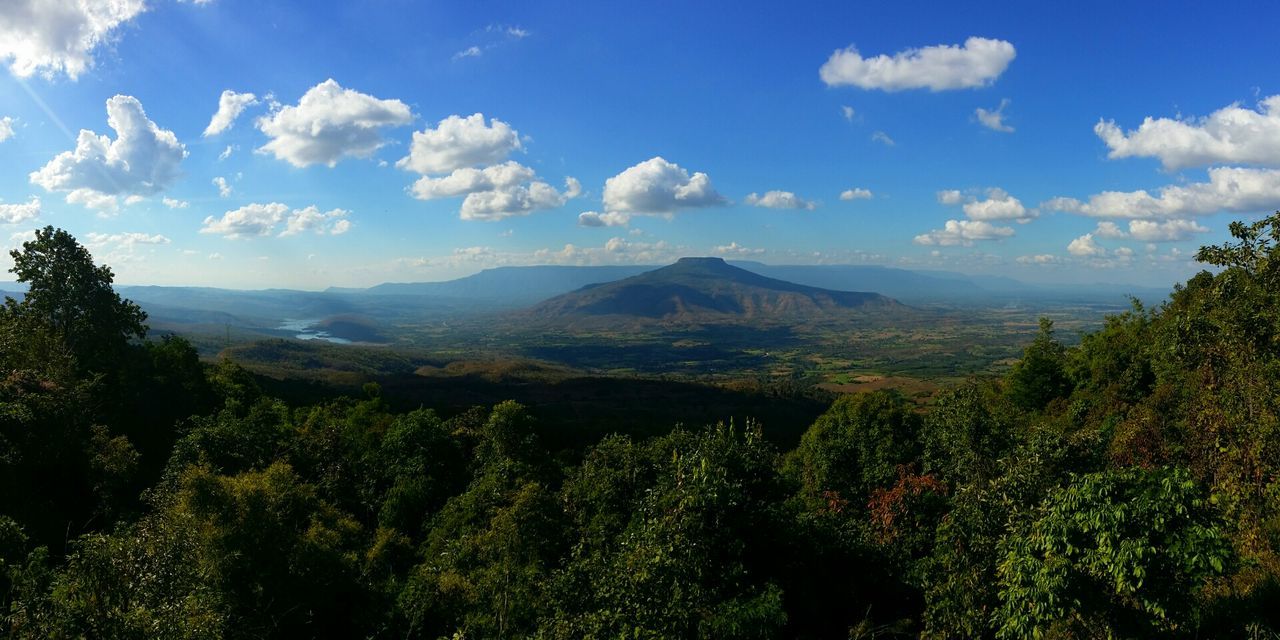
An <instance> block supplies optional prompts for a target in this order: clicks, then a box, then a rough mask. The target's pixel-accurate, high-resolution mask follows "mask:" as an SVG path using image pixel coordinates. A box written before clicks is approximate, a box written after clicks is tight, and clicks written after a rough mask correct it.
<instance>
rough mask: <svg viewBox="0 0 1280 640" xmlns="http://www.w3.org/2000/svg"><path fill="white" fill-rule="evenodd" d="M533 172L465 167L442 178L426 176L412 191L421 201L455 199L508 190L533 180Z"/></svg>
mask: <svg viewBox="0 0 1280 640" xmlns="http://www.w3.org/2000/svg"><path fill="white" fill-rule="evenodd" d="M533 178H534V171H533V169H530V168H529V167H526V166H524V165H522V164H520V163H518V162H515V161H510V160H508V161H507V162H504V163H502V164H495V165H492V166H489V167H485V168H483V169H476V168H473V167H463V168H461V169H454V170H453V173H450V174H449V175H447V176H444V177H442V178H432V177H429V176H424V177H422V178H419V179H418V180H417V182H414V183H413V186H412V187H410V193H412V194H413V197H415V198H417V199H419V200H432V199H435V198H454V197H458V196H465V195H467V194H470V193H475V192H477V191H494V190H499V189H509V188H511V187H514V186H516V185H518V184H520V183H522V182H528V181H531V180H533Z"/></svg>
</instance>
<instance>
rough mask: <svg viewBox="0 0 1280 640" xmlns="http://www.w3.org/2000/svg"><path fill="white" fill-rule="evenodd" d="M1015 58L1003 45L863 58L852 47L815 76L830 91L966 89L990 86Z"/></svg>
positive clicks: (971, 42)
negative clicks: (830, 89) (852, 89)
mask: <svg viewBox="0 0 1280 640" xmlns="http://www.w3.org/2000/svg"><path fill="white" fill-rule="evenodd" d="M1015 55H1017V52H1016V51H1015V50H1014V48H1013V45H1012V44H1010V43H1008V42H1006V41H1004V40H993V39H989V38H977V37H973V38H969V39H968V40H965V43H964V44H963V45H945V44H944V45H936V46H931V47H922V48H919V49H907V50H905V51H900V52H898V53H895V54H893V55H892V56H888V55H884V54H881V55H878V56H875V57H872V58H864V57H862V55H861V54H860V53H858V50H857V49H856V48H854V47H852V46H850V47H849V48H847V49H839V50H837V51H835V52H834V53H832V54H831V57H830V58H829V59H828V60H827V61H826V63H825V64H823V65H822V67H821V68H820V69H819V70H818V75H819V76H820V77H821V78H822V81H823V82H825V83H826V84H827V86H829V87H838V86H855V87H859V88H862V89H880V90H883V91H902V90H904V89H929V90H930V91H946V90H949V89H970V88H974V87H983V86H986V85H989V84H991V83H992V82H994V81H995V79H996V78H998V77H1000V74H1002V73H1004V70H1005V69H1006V68H1008V66H1009V63H1010V62H1012V61H1013V58H1014V56H1015Z"/></svg>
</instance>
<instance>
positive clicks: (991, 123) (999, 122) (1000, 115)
mask: <svg viewBox="0 0 1280 640" xmlns="http://www.w3.org/2000/svg"><path fill="white" fill-rule="evenodd" d="M1007 106H1009V99H1008V98H1005V99H1003V100H1001V101H1000V106H998V107H996V108H995V110H993V111H987V110H986V109H983V108H982V107H978V108H977V109H975V110H974V112H973V115H974V116H975V117H976V118H977V119H978V122H980V123H982V126H984V127H986V128H988V129H991V130H992V131H999V132H1001V133H1013V127H1011V126H1009V125H1007V124H1005V123H1004V108H1005V107H1007Z"/></svg>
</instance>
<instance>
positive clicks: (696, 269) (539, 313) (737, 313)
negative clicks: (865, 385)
mask: <svg viewBox="0 0 1280 640" xmlns="http://www.w3.org/2000/svg"><path fill="white" fill-rule="evenodd" d="M893 308H904V307H903V305H901V304H900V303H898V302H897V301H896V300H894V299H892V298H888V297H885V296H882V295H880V294H878V293H867V292H856V291H834V290H831V289H820V288H818V287H810V286H805V285H800V284H795V283H793V282H786V281H784V280H776V279H774V278H769V277H765V276H762V275H760V274H757V273H752V272H750V271H747V270H746V269H741V268H739V267H735V266H733V265H730V264H728V263H726V262H725V261H724V260H722V259H720V258H681V259H680V260H679V261H678V262H676V263H675V264H673V265H670V266H666V267H662V268H660V269H655V270H653V271H648V272H645V273H642V274H640V275H636V276H632V277H630V278H625V279H622V280H617V281H615V282H607V283H604V284H596V285H589V286H586V287H583V288H581V289H578V290H577V291H573V292H570V293H566V294H564V295H560V296H556V297H554V298H551V299H550V300H546V301H544V302H542V303H540V304H538V305H536V306H535V307H533V308H532V309H530V310H529V313H530V315H532V316H533V317H535V318H545V319H553V318H563V317H579V318H581V317H592V316H630V317H633V318H641V319H649V320H662V321H672V322H715V321H720V320H733V319H742V320H771V319H778V320H782V319H796V318H806V317H814V316H821V315H828V314H836V313H843V312H849V311H872V310H888V309H893Z"/></svg>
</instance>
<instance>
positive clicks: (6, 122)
mask: <svg viewBox="0 0 1280 640" xmlns="http://www.w3.org/2000/svg"><path fill="white" fill-rule="evenodd" d="M12 137H13V118H11V117H9V116H5V117H3V118H0V142H4V141H5V140H8V139H9V138H12Z"/></svg>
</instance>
